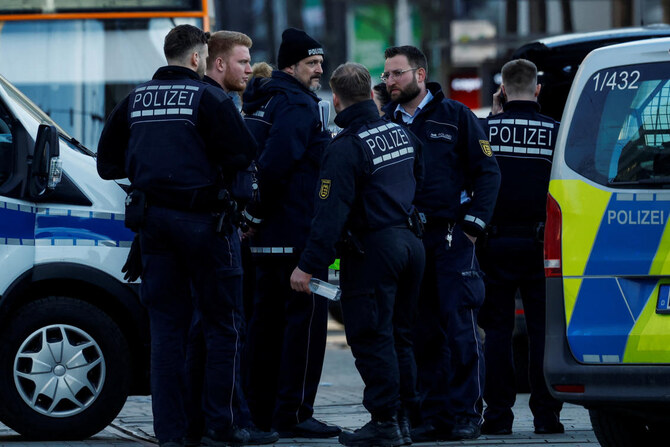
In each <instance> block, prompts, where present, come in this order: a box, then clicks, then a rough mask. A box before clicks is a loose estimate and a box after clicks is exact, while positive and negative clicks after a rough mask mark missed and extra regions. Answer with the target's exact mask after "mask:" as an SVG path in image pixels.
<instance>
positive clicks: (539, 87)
mask: <svg viewBox="0 0 670 447" xmlns="http://www.w3.org/2000/svg"><path fill="white" fill-rule="evenodd" d="M540 90H542V84H537V87H535V97H536V98H537V97H538V96H540Z"/></svg>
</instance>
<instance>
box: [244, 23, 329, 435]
mask: <svg viewBox="0 0 670 447" xmlns="http://www.w3.org/2000/svg"><path fill="white" fill-rule="evenodd" d="M322 63H323V48H322V47H321V44H320V43H319V42H317V41H316V40H314V39H312V38H311V37H310V36H308V35H307V33H305V32H304V31H301V30H297V29H295V28H289V29H287V30H285V31H284V33H283V34H282V42H281V45H280V47H279V57H278V67H279V70H275V71H273V72H272V77H271V78H255V79H252V81H251V82H250V83H249V86H248V87H247V89H246V91H245V93H244V96H243V100H244V101H243V103H244V105H243V111H244V113H245V120H246V122H247V124H248V126H249V129H250V130H251V131H252V133H253V134H254V135H255V136H256V139H257V140H258V142H259V145H260V149H259V155H258V157H257V160H256V162H257V165H258V185H259V195H258V199H259V201H254V202H251V203H250V204H249V205H248V206H247V208H246V210H245V217H246V218H247V222H248V225H249V226H250V228H251V230H250V231H249V233H248V234H247V236H250V237H251V251H252V253H253V254H254V256H255V259H254V260H255V262H256V295H255V300H254V301H255V302H254V310H253V315H252V317H251V321H250V322H249V334H248V343H247V357H246V358H247V360H248V361H247V363H246V364H245V367H244V369H245V371H246V374H247V376H246V380H247V383H246V386H245V391H246V395H247V397H248V403H249V408H250V410H251V413H252V416H253V418H254V422H255V423H256V425H258V427H259V428H262V429H265V430H268V429H270V428H271V427H272V428H274V429H276V430H277V431H279V434H280V435H281V436H283V437H307V438H326V437H332V436H337V435H338V434H339V432H340V429H339V427H335V426H330V425H327V424H325V423H323V422H320V421H318V420H316V419H314V418H313V417H312V414H313V412H314V408H313V406H314V398H315V397H316V391H317V388H318V385H319V380H320V378H321V369H322V367H323V358H324V355H325V349H326V331H327V324H328V302H327V301H326V300H325V299H324V298H322V297H317V296H314V295H310V296H306V295H305V294H302V293H296V292H294V291H293V290H291V286H290V284H289V278H290V276H291V271H292V270H293V267H294V266H295V264H296V263H297V260H298V256H299V255H300V252H301V251H302V250H303V248H304V246H305V241H306V239H307V235H308V233H309V226H310V222H311V220H312V217H313V214H314V201H315V192H316V188H317V182H318V175H319V166H320V162H321V157H322V155H323V150H324V148H325V147H326V145H327V144H328V142H329V141H330V133H329V132H328V131H326V125H327V123H322V122H321V120H320V115H319V105H318V104H319V101H320V100H319V97H318V96H316V95H315V94H314V91H315V90H317V89H318V88H319V80H320V78H321V75H322V74H323V70H322V69H321V64H322ZM315 274H316V276H318V277H320V278H325V277H326V276H327V269H326V268H324V269H322V270H320V271H318V272H315Z"/></svg>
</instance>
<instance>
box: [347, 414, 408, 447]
mask: <svg viewBox="0 0 670 447" xmlns="http://www.w3.org/2000/svg"><path fill="white" fill-rule="evenodd" d="M339 441H340V444H343V445H346V446H350V447H371V446H379V447H398V446H401V445H403V444H404V441H403V437H402V435H401V434H400V428H399V427H398V422H397V421H396V420H395V419H393V420H390V421H384V422H380V421H370V422H368V423H367V424H365V425H364V426H362V427H361V428H359V429H358V430H356V431H354V432H353V433H352V432H342V433H340V437H339Z"/></svg>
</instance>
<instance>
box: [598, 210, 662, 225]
mask: <svg viewBox="0 0 670 447" xmlns="http://www.w3.org/2000/svg"><path fill="white" fill-rule="evenodd" d="M667 220H668V218H667V215H666V213H665V212H664V211H663V210H618V211H617V210H608V211H607V223H608V224H619V225H665V223H666V222H667Z"/></svg>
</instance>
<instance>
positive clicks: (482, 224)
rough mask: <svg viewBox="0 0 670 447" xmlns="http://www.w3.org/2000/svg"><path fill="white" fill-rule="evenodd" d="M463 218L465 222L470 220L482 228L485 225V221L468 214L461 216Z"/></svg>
mask: <svg viewBox="0 0 670 447" xmlns="http://www.w3.org/2000/svg"><path fill="white" fill-rule="evenodd" d="M463 220H464V221H466V222H472V223H473V224H475V225H477V226H479V227H480V228H481V229H482V230H483V229H484V228H485V227H486V223H485V222H484V221H483V220H481V219H480V218H479V217H475V216H471V215H469V214H468V215H466V216H465V217H464V218H463Z"/></svg>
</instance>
